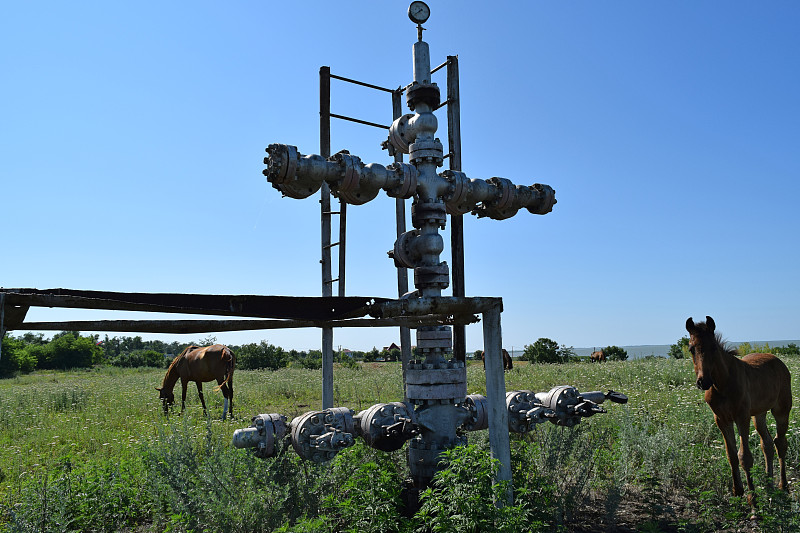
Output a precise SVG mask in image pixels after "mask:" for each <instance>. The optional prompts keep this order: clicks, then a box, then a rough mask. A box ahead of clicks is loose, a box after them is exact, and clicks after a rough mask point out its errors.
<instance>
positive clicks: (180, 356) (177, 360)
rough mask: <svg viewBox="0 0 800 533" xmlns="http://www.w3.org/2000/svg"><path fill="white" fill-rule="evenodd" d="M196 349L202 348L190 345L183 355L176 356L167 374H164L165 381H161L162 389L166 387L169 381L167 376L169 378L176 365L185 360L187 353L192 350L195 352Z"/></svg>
mask: <svg viewBox="0 0 800 533" xmlns="http://www.w3.org/2000/svg"><path fill="white" fill-rule="evenodd" d="M195 348H200V346H195V345H194V344H190V345H189V346H187V347H186V348H184V349H183V351H182V352H181V353H179V354H178V355H176V356H175V358H174V359H173V360H172V362H171V363H170V364H169V366H168V367H167V372H166V374H164V379H163V380H162V381H161V386H162V387H163V386H164V382H165V381H167V376H169V375H170V373H171V372H172V371H173V370H174V369H175V367H176V365H177V364H178V363H180V362H181V361H182V360H183V358H184V356H185V355H186V354H187V353H189V352H190V351H191V350H193V349H195Z"/></svg>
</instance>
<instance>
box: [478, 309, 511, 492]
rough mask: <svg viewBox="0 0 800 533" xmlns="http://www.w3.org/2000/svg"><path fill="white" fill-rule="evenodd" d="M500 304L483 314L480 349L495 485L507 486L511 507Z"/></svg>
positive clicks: (509, 458) (508, 440) (509, 450)
mask: <svg viewBox="0 0 800 533" xmlns="http://www.w3.org/2000/svg"><path fill="white" fill-rule="evenodd" d="M501 311H502V304H500V305H497V306H495V307H493V308H492V309H490V310H488V311H484V313H483V349H484V352H485V354H486V399H487V402H488V404H489V446H490V447H491V451H492V458H493V459H497V460H498V461H499V462H500V468H499V470H498V471H497V477H496V479H495V483H500V482H504V481H507V482H508V487H507V488H508V491H507V493H506V499H505V501H504V502H503V501H498V502H495V503H496V504H497V505H498V506H502V505H504V504H506V503H508V504H509V505H510V504H512V503H513V492H512V489H511V444H510V439H509V436H508V410H507V409H506V379H505V375H504V372H503V355H502V353H501V352H502V350H503V348H502V346H503V335H502V331H501V328H500V312H501Z"/></svg>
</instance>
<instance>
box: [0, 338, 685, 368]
mask: <svg viewBox="0 0 800 533" xmlns="http://www.w3.org/2000/svg"><path fill="white" fill-rule="evenodd" d="M215 342H216V337H212V336H209V337H206V338H202V339H198V340H196V341H191V342H178V341H173V342H164V341H161V340H144V339H142V337H140V336H134V337H128V336H122V337H117V336H114V337H109V336H108V335H105V336H104V337H103V338H101V337H100V336H99V335H83V334H81V333H80V332H78V331H62V332H60V333H57V334H55V335H53V337H52V338H51V339H45V337H44V335H43V334H42V333H35V334H34V333H30V332H29V333H25V334H23V335H20V336H18V337H15V336H13V335H10V334H6V336H5V337H4V339H3V352H2V358H0V376H3V377H5V376H11V375H14V374H16V373H25V372H31V371H33V370H40V369H41V370H44V369H69V368H88V367H91V366H94V365H103V364H105V365H111V366H117V367H155V368H166V367H167V366H169V363H170V361H171V360H172V358H173V357H174V356H175V355H177V354H179V353H181V352H182V351H183V350H184V349H185V348H186V347H187V346H189V345H192V344H194V345H198V346H208V345H210V344H214V343H215ZM679 342H680V341H679ZM687 342H688V340H687ZM229 347H230V348H231V349H232V350H233V352H234V353H235V354H236V361H237V362H236V366H237V367H238V368H241V369H245V370H256V369H269V370H277V369H279V368H284V367H299V368H310V369H318V368H321V367H322V352H321V351H320V350H310V351H299V350H286V349H284V348H282V347H280V346H275V345H274V344H270V343H269V342H267V341H263V340H262V341H261V342H258V343H247V344H242V345H238V346H237V345H229ZM412 351H413V354H414V356H415V357H417V353H416V348H414V349H412ZM603 351H604V352H605V354H606V357H607V358H608V359H609V360H617V361H624V360H626V359H627V358H628V354H627V352H626V351H625V350H623V349H622V348H620V347H618V346H606V347H605V348H603ZM482 353H483V352H482V350H477V351H475V352H474V353H473V354H472V356H473V358H475V359H481V355H482ZM399 359H400V350H398V349H391V350H389V349H386V348H384V349H382V350H379V349H378V348H375V347H373V348H372V350H368V351H351V350H338V351H334V361H335V362H337V363H340V364H342V365H343V366H349V367H356V366H357V365H358V362H359V361H364V362H373V361H398V360H399ZM521 359H523V360H526V361H530V362H531V363H569V362H575V361H579V360H581V359H583V358H581V357H579V356H578V355H577V354H576V353H575V349H574V348H573V347H571V346H570V347H568V346H566V345H563V344H562V345H560V346H559V344H558V343H556V342H555V341H553V340H552V339H548V338H545V337H541V338H539V339H538V340H536V342H534V343H533V344H529V345H525V346H524V350H523V354H522V357H521Z"/></svg>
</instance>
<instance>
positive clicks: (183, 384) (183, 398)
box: [181, 379, 189, 414]
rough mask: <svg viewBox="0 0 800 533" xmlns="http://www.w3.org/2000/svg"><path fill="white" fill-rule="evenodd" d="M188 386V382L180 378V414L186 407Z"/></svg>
mask: <svg viewBox="0 0 800 533" xmlns="http://www.w3.org/2000/svg"><path fill="white" fill-rule="evenodd" d="M188 386H189V383H188V382H187V381H184V380H183V379H181V414H183V411H184V410H185V409H186V387H188Z"/></svg>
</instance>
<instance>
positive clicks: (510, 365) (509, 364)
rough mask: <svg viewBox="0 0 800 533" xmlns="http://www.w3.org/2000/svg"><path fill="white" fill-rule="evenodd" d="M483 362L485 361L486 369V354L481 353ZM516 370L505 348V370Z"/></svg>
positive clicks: (484, 366)
mask: <svg viewBox="0 0 800 533" xmlns="http://www.w3.org/2000/svg"><path fill="white" fill-rule="evenodd" d="M481 361H483V368H484V369H485V368H486V352H483V351H482V352H481ZM512 368H514V362H513V361H512V360H511V356H510V355H508V352H507V351H506V349H505V348H503V370H511V369H512Z"/></svg>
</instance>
